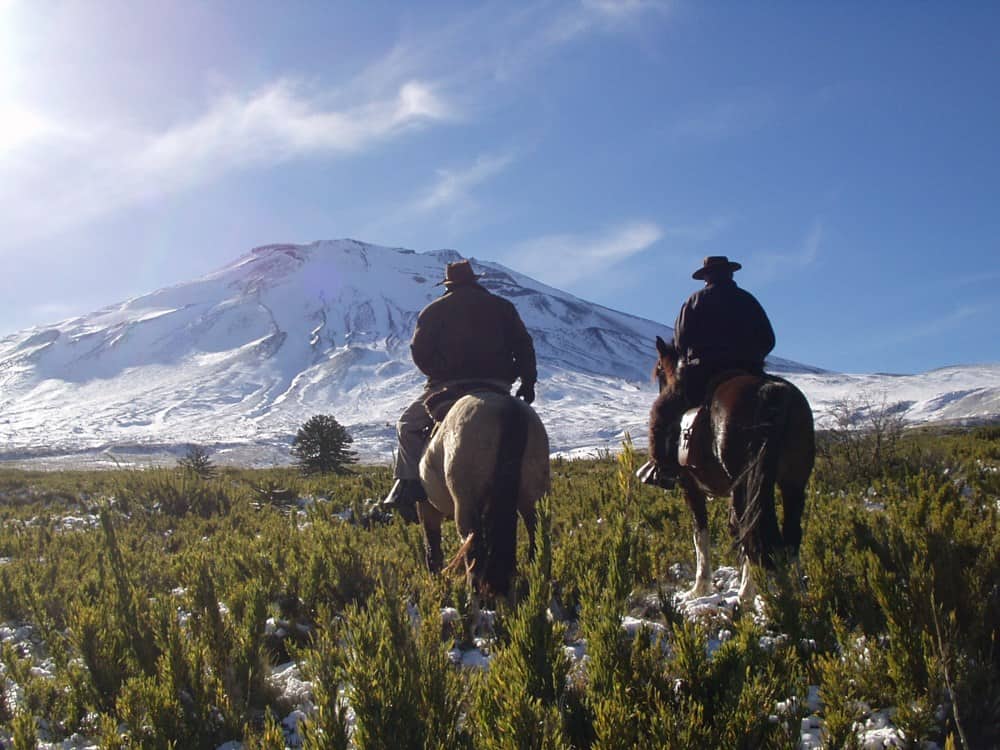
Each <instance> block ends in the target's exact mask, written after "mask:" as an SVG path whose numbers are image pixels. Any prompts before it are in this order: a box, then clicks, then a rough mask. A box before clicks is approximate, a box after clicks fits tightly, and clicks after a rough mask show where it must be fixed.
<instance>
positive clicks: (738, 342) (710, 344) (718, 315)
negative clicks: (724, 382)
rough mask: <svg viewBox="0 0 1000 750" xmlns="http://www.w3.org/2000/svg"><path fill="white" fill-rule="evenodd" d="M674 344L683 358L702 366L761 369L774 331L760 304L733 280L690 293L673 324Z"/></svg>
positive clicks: (771, 347)
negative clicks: (695, 360)
mask: <svg viewBox="0 0 1000 750" xmlns="http://www.w3.org/2000/svg"><path fill="white" fill-rule="evenodd" d="M674 345H675V346H676V347H677V351H678V352H679V353H680V356H681V358H682V359H684V360H686V361H691V360H694V359H697V360H699V361H700V363H701V364H702V366H703V367H706V368H713V369H714V368H717V367H739V366H745V367H749V368H751V369H760V368H763V365H764V357H766V356H767V355H768V354H769V353H770V351H771V350H772V349H773V348H774V329H773V328H771V321H769V320H768V319H767V314H766V313H765V312H764V308H762V307H761V306H760V303H759V302H758V301H757V300H756V299H755V298H754V296H753V295H752V294H750V292H747V291H745V290H743V289H740V288H739V287H738V286H736V282H735V281H733V280H732V279H726V280H723V281H716V282H714V283H711V284H708V285H707V286H705V287H704V288H702V289H699V290H698V291H697V292H695V293H694V294H692V295H691V296H690V297H689V298H688V301H687V302H685V303H684V306H683V307H681V311H680V314H679V315H678V316H677V322H676V323H674Z"/></svg>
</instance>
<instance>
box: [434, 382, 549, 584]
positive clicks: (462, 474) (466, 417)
mask: <svg viewBox="0 0 1000 750" xmlns="http://www.w3.org/2000/svg"><path fill="white" fill-rule="evenodd" d="M526 451H530V455H527V454H526ZM539 456H542V457H543V459H544V467H543V466H542V464H541V463H540V461H539ZM525 470H527V472H528V476H525V475H524V471H525ZM540 472H544V476H541V475H540ZM420 474H421V479H423V480H424V485H425V487H426V489H427V494H428V500H429V501H430V502H431V504H432V505H434V507H436V508H437V509H438V510H440V511H441V512H442V513H444V514H445V515H446V516H451V515H453V516H454V518H455V522H456V525H457V526H458V529H459V533H460V534H462V535H463V537H465V538H466V539H467V541H468V537H469V535H472V539H471V542H470V544H469V545H468V547H467V558H466V559H467V561H468V563H469V566H470V568H471V574H472V578H473V583H474V584H475V585H476V586H477V588H479V589H481V590H483V591H492V592H494V593H501V594H504V593H506V592H507V588H508V586H509V583H510V577H511V575H512V572H513V568H514V562H515V558H516V549H517V548H516V535H517V511H518V507H519V504H521V503H524V502H530V503H531V504H532V505H533V504H534V502H535V501H536V500H537V499H538V497H540V496H541V495H542V494H544V491H545V490H547V489H548V438H547V436H546V435H545V428H544V427H543V426H542V424H541V421H540V420H539V419H538V415H537V414H535V412H534V410H533V409H531V408H530V407H529V406H528V405H527V404H525V403H523V402H522V401H520V400H518V399H516V398H514V397H512V396H510V395H507V394H497V393H476V394H470V395H466V396H463V397H461V398H460V399H458V400H457V401H456V402H455V403H454V405H453V406H452V407H451V409H450V410H449V412H448V414H447V416H446V417H445V418H444V421H443V422H442V423H441V424H440V426H439V427H438V429H437V431H436V432H435V433H434V436H433V437H432V438H431V442H430V444H429V445H428V447H427V451H426V452H425V454H424V457H423V459H422V460H421V465H420ZM539 487H543V489H541V491H538V488H539ZM463 546H464V545H463Z"/></svg>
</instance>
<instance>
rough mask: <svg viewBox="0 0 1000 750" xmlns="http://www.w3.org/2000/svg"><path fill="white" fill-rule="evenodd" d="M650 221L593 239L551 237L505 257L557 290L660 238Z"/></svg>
mask: <svg viewBox="0 0 1000 750" xmlns="http://www.w3.org/2000/svg"><path fill="white" fill-rule="evenodd" d="M663 234H664V233H663V230H662V229H661V228H660V227H659V226H657V225H656V224H654V223H652V222H649V221H635V222H631V223H629V224H624V225H622V226H618V227H614V228H612V229H609V230H606V231H604V232H602V233H601V234H599V235H598V236H596V237H587V236H581V235H573V234H553V235H547V236H544V237H538V238H536V239H532V240H528V241H526V242H522V243H520V244H519V245H518V246H517V247H515V248H514V249H513V250H511V251H509V252H508V253H506V254H505V260H504V262H505V263H506V264H507V265H509V266H511V267H512V268H514V269H516V270H518V271H520V272H522V273H525V274H527V275H529V276H533V277H535V278H537V279H539V280H541V281H544V282H546V283H548V284H552V285H553V286H558V287H566V286H571V285H572V284H575V283H576V282H578V281H581V280H583V279H586V278H590V277H594V276H598V275H600V274H602V273H605V272H606V271H608V270H610V269H611V268H613V267H614V266H616V265H617V264H619V263H621V262H622V261H623V260H625V259H627V258H629V257H630V256H632V255H635V254H636V253H641V252H643V251H644V250H647V249H648V248H649V247H651V246H652V245H653V244H655V243H656V242H657V241H658V240H659V239H660V238H661V237H663Z"/></svg>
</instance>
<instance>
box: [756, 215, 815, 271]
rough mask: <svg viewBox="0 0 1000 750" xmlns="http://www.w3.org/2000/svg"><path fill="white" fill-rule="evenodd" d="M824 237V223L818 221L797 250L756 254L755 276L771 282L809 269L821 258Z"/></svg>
mask: <svg viewBox="0 0 1000 750" xmlns="http://www.w3.org/2000/svg"><path fill="white" fill-rule="evenodd" d="M823 236H824V229H823V223H822V222H821V221H819V220H816V221H815V222H814V223H813V225H812V227H811V228H810V230H809V232H808V233H807V234H806V236H805V239H803V241H802V244H801V245H800V246H799V247H798V248H797V249H795V250H793V251H791V252H785V253H774V252H770V253H754V255H753V258H752V266H753V269H754V273H755V275H756V276H757V277H758V278H760V279H762V280H765V281H770V280H773V279H776V278H780V277H781V276H782V275H784V274H785V273H788V272H797V271H801V270H802V269H804V268H808V267H809V266H811V265H813V264H814V263H815V262H816V261H817V260H818V259H819V257H820V254H821V253H820V250H821V248H822V245H823Z"/></svg>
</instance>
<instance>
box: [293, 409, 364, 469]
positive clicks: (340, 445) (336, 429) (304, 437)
mask: <svg viewBox="0 0 1000 750" xmlns="http://www.w3.org/2000/svg"><path fill="white" fill-rule="evenodd" d="M353 442H354V439H353V438H352V437H351V436H350V435H349V434H348V433H347V430H346V429H345V428H344V426H343V425H342V424H340V422H338V421H337V420H336V419H334V418H333V417H332V416H331V415H329V414H317V415H315V416H313V417H310V418H309V420H308V421H307V422H306V423H305V424H304V425H302V426H301V427H300V428H299V431H298V433H297V434H296V435H295V439H294V440H293V441H292V455H293V456H295V458H296V459H298V465H299V468H300V469H302V471H303V472H305V473H306V474H329V473H331V472H332V473H337V474H344V473H346V472H347V465H348V464H353V463H357V461H358V456H357V454H356V453H355V452H354V451H352V450H351V449H350V447H349V446H350V445H351V443H353Z"/></svg>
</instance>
